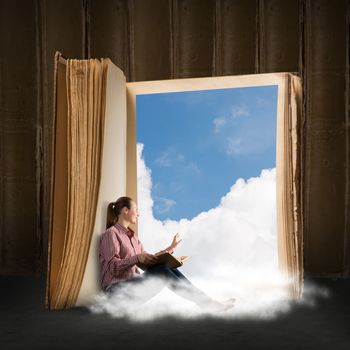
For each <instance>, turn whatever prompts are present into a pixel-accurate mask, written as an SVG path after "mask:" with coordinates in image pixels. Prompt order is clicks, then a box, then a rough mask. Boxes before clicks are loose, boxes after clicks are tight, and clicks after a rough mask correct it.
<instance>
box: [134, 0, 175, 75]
mask: <svg viewBox="0 0 350 350" xmlns="http://www.w3.org/2000/svg"><path fill="white" fill-rule="evenodd" d="M132 3H133V6H132V7H130V11H131V12H130V15H131V16H132V21H131V23H132V25H133V28H132V34H133V38H132V40H131V43H133V45H134V46H133V58H134V60H133V72H134V80H135V81H142V80H160V79H170V78H171V74H172V72H171V60H170V55H171V37H170V33H171V30H170V26H171V18H170V13H171V12H170V11H171V8H170V5H171V3H172V2H171V1H170V0H148V1H144V0H133V1H132Z"/></svg>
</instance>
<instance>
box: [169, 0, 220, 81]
mask: <svg viewBox="0 0 350 350" xmlns="http://www.w3.org/2000/svg"><path fill="white" fill-rule="evenodd" d="M214 6H215V3H214V1H213V0H175V1H174V13H173V22H174V29H173V30H174V35H173V37H174V77H175V78H191V77H193V78H194V77H205V76H212V75H213V65H214V64H213V56H214V44H213V35H214V18H215V11H214Z"/></svg>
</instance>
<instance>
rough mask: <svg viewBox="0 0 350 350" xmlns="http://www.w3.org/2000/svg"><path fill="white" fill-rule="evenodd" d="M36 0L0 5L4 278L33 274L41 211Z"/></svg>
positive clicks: (0, 266)
mask: <svg viewBox="0 0 350 350" xmlns="http://www.w3.org/2000/svg"><path fill="white" fill-rule="evenodd" d="M35 22H36V12H35V1H34V0H32V1H26V2H23V1H19V0H14V1H12V0H11V1H10V0H7V1H2V2H1V3H0V26H1V32H2V33H6V35H2V36H1V37H0V52H1V56H0V67H1V68H0V71H1V86H2V87H6V88H2V89H1V94H0V95H1V102H0V103H1V104H0V115H1V119H2V122H1V126H2V128H1V159H0V162H1V164H0V177H1V192H2V194H1V198H0V200H1V203H0V211H1V213H0V216H1V223H0V225H1V227H0V241H1V243H0V244H1V256H0V258H1V262H0V272H1V273H2V274H18V273H20V274H33V273H35V272H36V269H37V266H38V260H39V259H40V252H39V251H38V250H37V246H36V242H37V240H38V237H36V233H37V230H36V229H37V222H38V216H39V214H40V207H39V206H38V202H37V196H38V193H37V188H36V167H37V162H36V142H35V140H36V112H37V91H38V82H37V69H36V68H37V65H36V63H37V51H36V27H35Z"/></svg>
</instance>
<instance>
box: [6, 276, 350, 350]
mask: <svg viewBox="0 0 350 350" xmlns="http://www.w3.org/2000/svg"><path fill="white" fill-rule="evenodd" d="M310 282H312V284H314V285H317V286H322V287H326V288H327V289H328V290H329V291H330V297H328V298H323V297H316V306H315V307H310V306H307V305H296V306H294V307H293V308H292V310H291V311H290V312H289V313H286V314H283V315H281V316H279V317H278V318H276V319H274V320H269V321H262V320H259V321H253V320H234V321H223V320H215V319H206V320H200V321H198V320H196V321H195V320H191V321H189V320H186V321H184V320H177V319H174V318H168V319H162V320H158V321H156V322H148V323H136V324H135V323H130V322H129V321H127V320H121V319H113V318H111V317H110V316H108V315H107V314H97V315H96V314H91V313H90V312H89V310H87V309H85V308H74V309H70V310H64V311H49V310H47V309H45V306H44V296H45V278H35V277H12V276H11V277H4V276H1V277H0V348H1V349H2V350H7V349H29V348H30V349H48V348H50V349H121V350H124V349H160V348H162V350H163V349H175V348H176V349H177V350H182V349H201V350H202V349H214V350H217V349H231V348H232V349H233V348H234V349H269V350H271V349H317V350H323V349H332V350H342V349H344V350H345V349H346V350H349V349H350V279H347V280H344V279H337V280H332V279H313V280H307V281H306V283H310Z"/></svg>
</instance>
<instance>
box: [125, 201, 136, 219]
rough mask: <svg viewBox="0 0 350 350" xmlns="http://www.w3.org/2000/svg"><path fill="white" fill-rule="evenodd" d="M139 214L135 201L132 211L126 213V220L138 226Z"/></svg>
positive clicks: (131, 205) (132, 202)
mask: <svg viewBox="0 0 350 350" xmlns="http://www.w3.org/2000/svg"><path fill="white" fill-rule="evenodd" d="M138 216H139V213H138V211H137V205H136V203H135V202H134V201H131V204H130V209H127V210H126V211H125V219H126V220H128V221H129V222H130V223H132V224H136V221H137V218H138Z"/></svg>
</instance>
